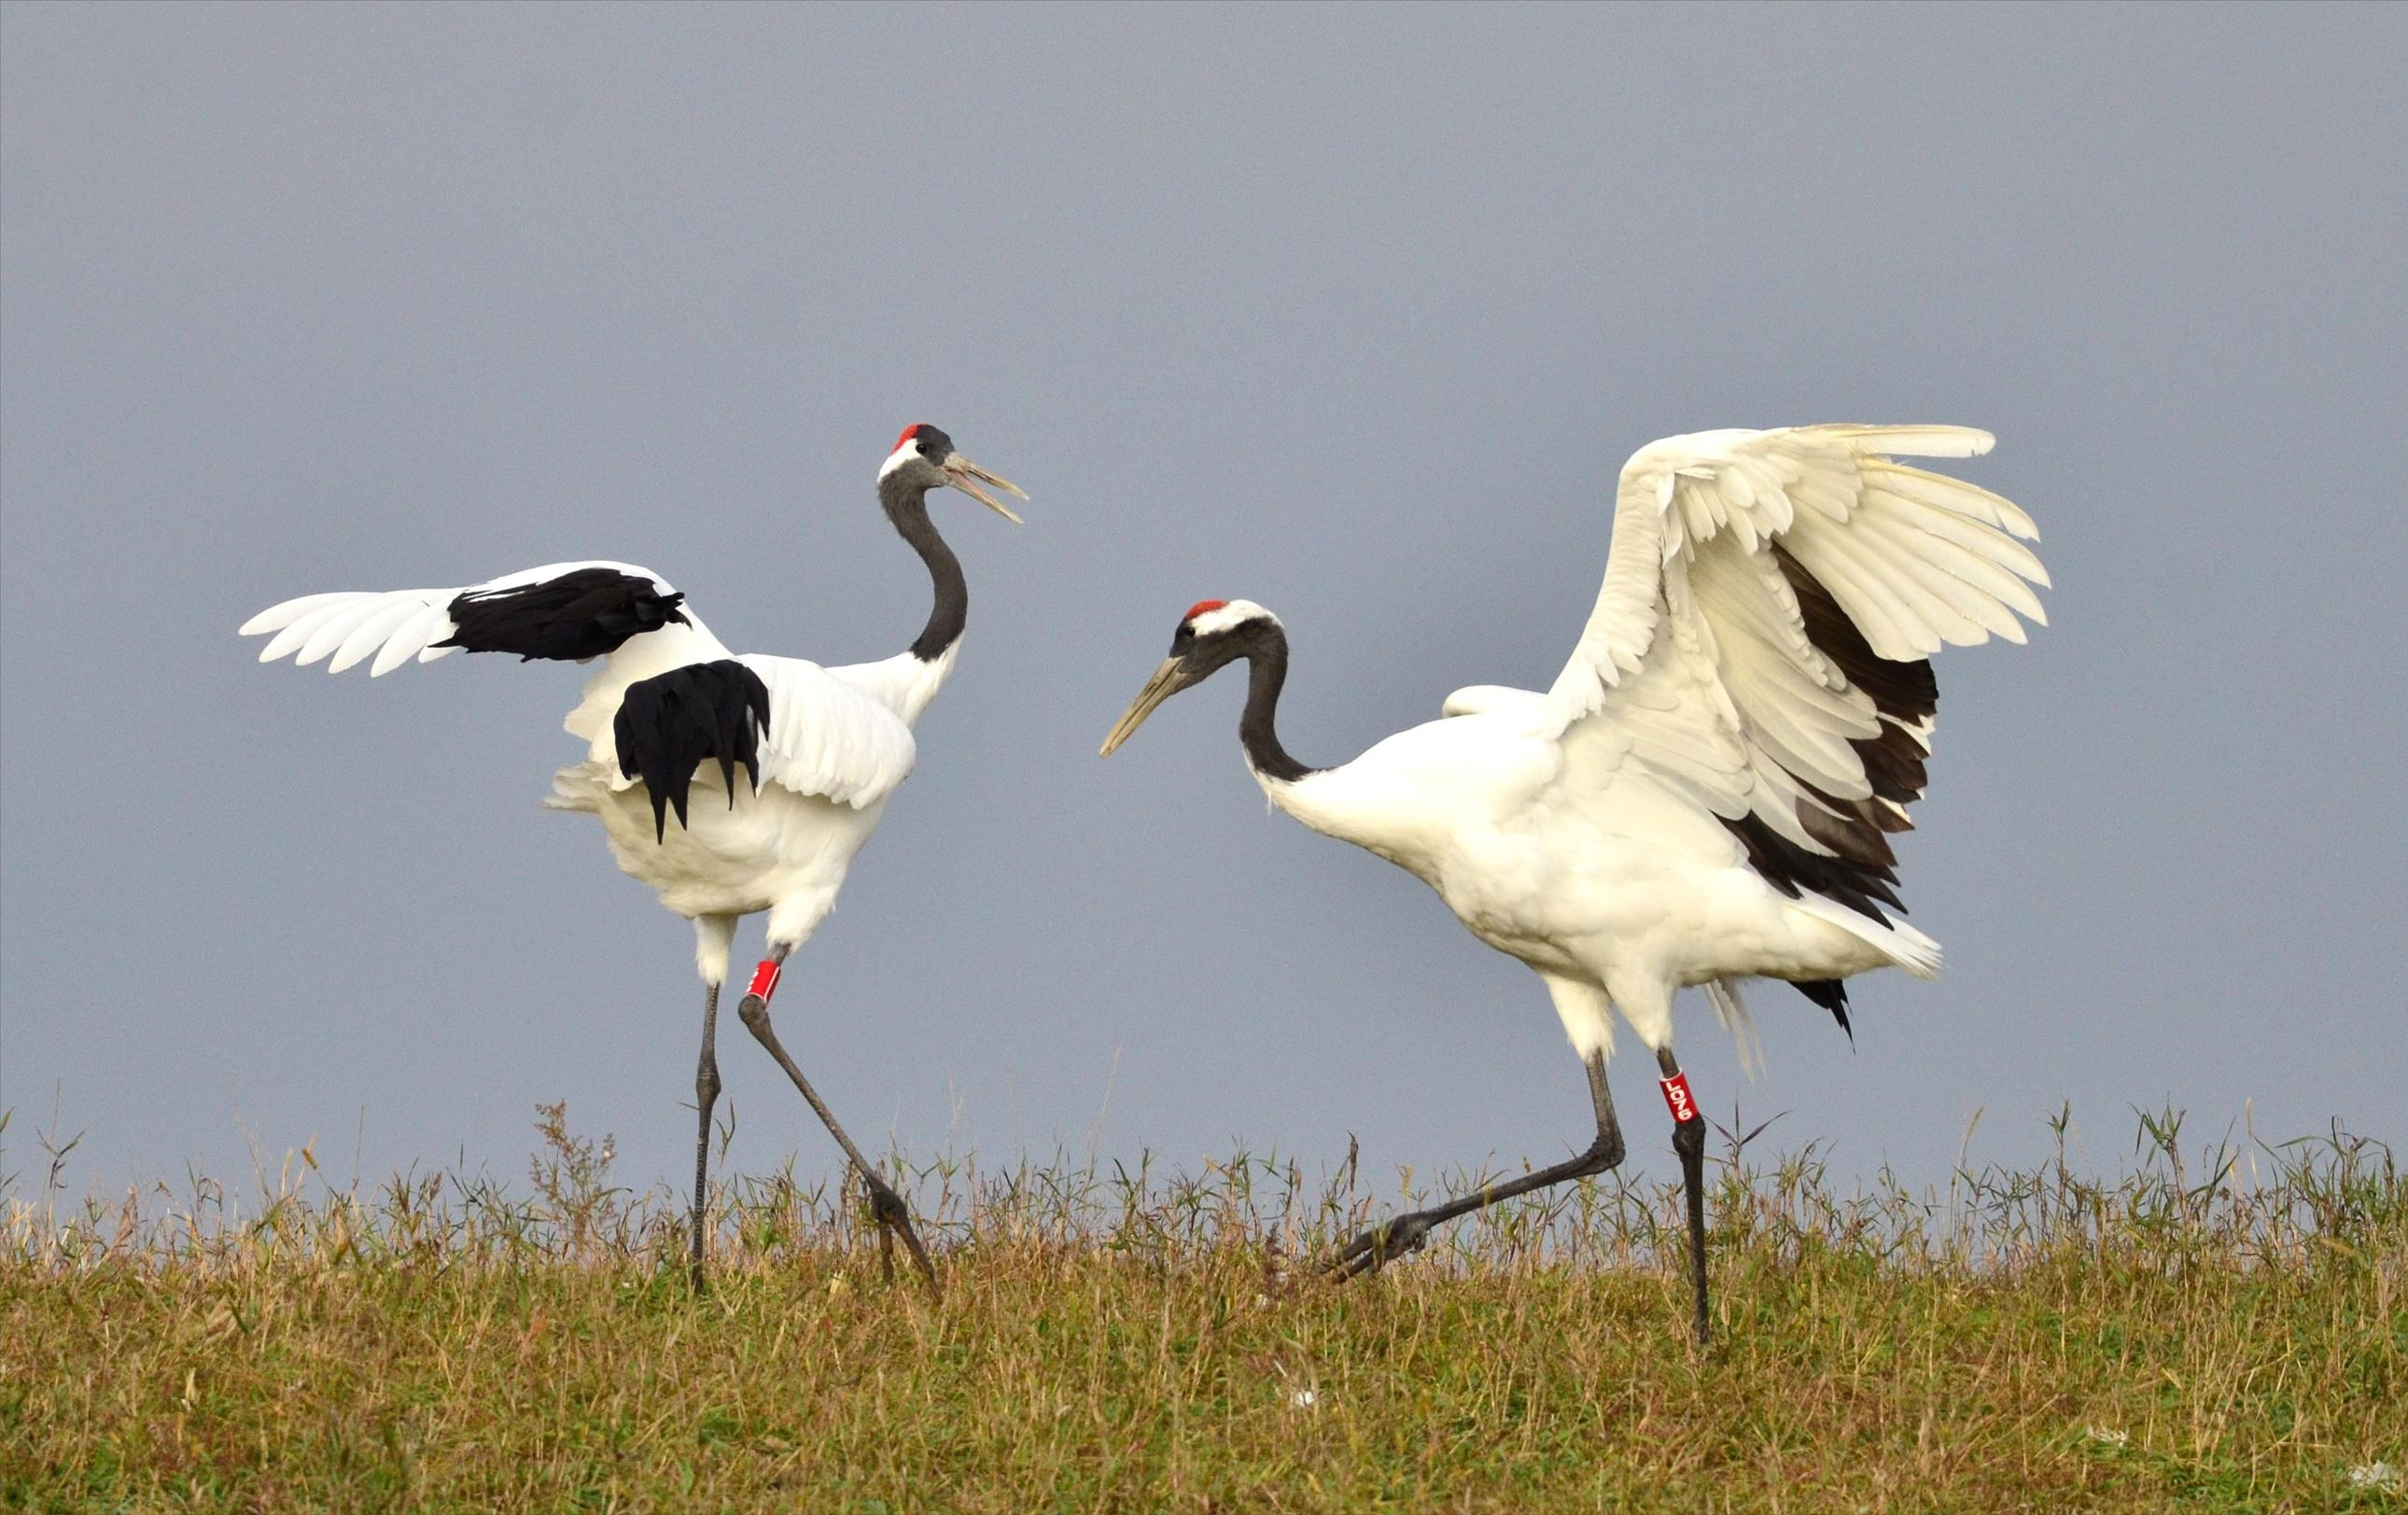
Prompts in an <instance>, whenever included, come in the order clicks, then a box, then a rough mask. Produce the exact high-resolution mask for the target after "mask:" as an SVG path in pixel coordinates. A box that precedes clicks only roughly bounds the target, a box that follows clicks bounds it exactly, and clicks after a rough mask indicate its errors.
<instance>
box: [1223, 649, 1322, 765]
mask: <svg viewBox="0 0 2408 1515" xmlns="http://www.w3.org/2000/svg"><path fill="white" fill-rule="evenodd" d="M1255 643H1256V644H1255V645H1253V646H1250V647H1248V648H1247V650H1246V672H1247V678H1246V709H1245V713H1244V714H1241V715H1240V716H1239V717H1238V742H1239V743H1240V745H1241V746H1243V747H1244V748H1245V749H1246V761H1247V762H1248V763H1250V764H1252V765H1253V767H1254V772H1257V773H1259V774H1261V775H1262V776H1263V777H1265V778H1267V779H1277V780H1279V781H1280V782H1282V783H1288V784H1292V783H1294V782H1296V781H1297V779H1300V778H1302V777H1304V776H1305V775H1306V774H1307V773H1311V772H1316V770H1314V769H1312V768H1308V767H1306V766H1305V765H1304V764H1302V763H1300V762H1297V760H1296V759H1295V758H1294V757H1290V756H1289V755H1288V750H1287V749H1286V748H1285V747H1283V746H1281V745H1280V739H1279V698H1280V688H1281V686H1282V685H1284V684H1286V683H1287V633H1286V632H1284V631H1283V630H1281V629H1280V628H1278V627H1277V626H1269V627H1265V628H1263V629H1262V631H1261V632H1260V633H1258V634H1257V635H1256V638H1255Z"/></svg>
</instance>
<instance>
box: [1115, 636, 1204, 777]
mask: <svg viewBox="0 0 2408 1515" xmlns="http://www.w3.org/2000/svg"><path fill="white" fill-rule="evenodd" d="M1188 683H1189V680H1188V677H1187V663H1186V660H1185V659H1184V658H1180V657H1166V658H1164V659H1163V660H1162V666H1161V667H1160V668H1157V669H1155V670H1154V677H1152V678H1150V679H1148V680H1146V681H1145V687H1144V688H1142V689H1140V690H1139V691H1138V696H1137V699H1136V700H1132V701H1131V702H1130V704H1129V708H1128V709H1127V710H1126V711H1125V712H1123V713H1122V715H1121V718H1120V719H1119V720H1118V721H1117V722H1115V723H1114V724H1113V726H1112V730H1111V735H1110V736H1108V737H1106V738H1104V745H1103V750H1102V751H1100V752H1098V753H1097V754H1096V756H1097V757H1111V755H1112V749H1113V748H1115V747H1118V746H1119V745H1120V744H1121V743H1124V742H1126V741H1127V740H1128V739H1129V738H1131V737H1133V736H1135V735H1137V729H1138V728H1139V727H1140V726H1143V725H1144V724H1145V718H1146V717H1147V716H1149V715H1151V714H1154V708H1155V707H1156V706H1158V705H1160V704H1161V703H1162V702H1163V701H1164V700H1168V699H1169V698H1170V697H1171V696H1172V695H1175V694H1177V693H1178V692H1179V691H1180V690H1182V689H1184V688H1186V687H1187V685H1188Z"/></svg>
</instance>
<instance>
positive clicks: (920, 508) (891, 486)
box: [878, 474, 970, 663]
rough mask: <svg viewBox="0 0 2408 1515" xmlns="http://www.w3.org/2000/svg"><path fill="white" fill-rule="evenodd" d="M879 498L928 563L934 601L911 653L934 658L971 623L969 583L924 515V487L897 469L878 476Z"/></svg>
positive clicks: (888, 515) (930, 660)
mask: <svg viewBox="0 0 2408 1515" xmlns="http://www.w3.org/2000/svg"><path fill="white" fill-rule="evenodd" d="M878 502H879V503H880V504H881V505H882V506H884V507H885V508H886V518H887V519H888V520H889V521H892V522H894V523H895V529H896V532H897V533H898V534H899V535H900V536H901V537H902V538H903V540H904V541H908V542H910V544H911V550H912V551H913V552H915V553H918V554H919V555H920V561H921V562H923V563H925V564H927V565H928V579H929V583H930V584H931V585H932V586H933V587H934V588H935V590H936V597H937V598H936V603H935V604H933V605H931V606H930V607H929V608H928V624H927V625H926V626H925V627H923V628H921V629H920V639H919V640H918V641H917V642H912V643H911V656H914V657H916V658H918V659H920V661H922V662H924V663H933V662H935V661H936V660H937V659H938V658H939V657H942V656H944V655H945V649H946V648H948V647H951V646H952V645H953V643H954V642H959V641H961V640H962V628H963V627H965V626H967V625H968V624H969V616H970V586H969V584H968V582H967V581H966V580H964V579H963V577H962V560H961V559H960V558H958V557H955V556H954V555H953V549H952V548H951V547H948V546H947V545H945V539H944V538H942V537H940V536H939V535H938V534H937V524H936V523H935V522H934V521H931V520H929V519H928V491H927V488H926V486H925V485H914V484H910V483H905V482H904V481H903V479H902V477H901V475H900V474H896V475H894V476H891V477H889V478H885V479H881V480H880V481H879V482H878Z"/></svg>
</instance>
